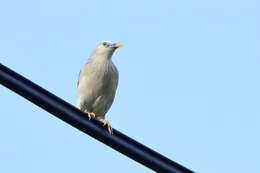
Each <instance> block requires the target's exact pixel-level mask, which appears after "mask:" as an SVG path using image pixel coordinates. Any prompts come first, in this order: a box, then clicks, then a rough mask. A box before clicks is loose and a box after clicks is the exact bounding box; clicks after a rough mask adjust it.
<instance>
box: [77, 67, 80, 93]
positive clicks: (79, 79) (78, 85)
mask: <svg viewBox="0 0 260 173" xmlns="http://www.w3.org/2000/svg"><path fill="white" fill-rule="evenodd" d="M80 76H81V69H80V71H79V77H78V82H77V88H78V87H79V81H80V78H81V77H80Z"/></svg>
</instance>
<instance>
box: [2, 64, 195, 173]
mask: <svg viewBox="0 0 260 173" xmlns="http://www.w3.org/2000/svg"><path fill="white" fill-rule="evenodd" d="M0 83H1V84H2V85H3V86H5V87H7V88H9V89H10V90H12V91H14V92H16V93H17V94H19V95H21V96H22V97H24V98H26V99H27V100H29V101H31V102H32V103H34V104H36V105H38V106H39V107H41V108H42V109H44V110H46V111H48V112H49V113H51V114H53V115H55V116H56V117H58V118H60V119H61V120H63V121H65V122H67V123H68V124H70V125H72V126H73V127H75V128H77V129H79V130H81V131H82V132H84V133H86V134H88V135H90V136H92V137H93V138H95V139H97V140H99V141H101V142H103V143H104V144H106V145H108V146H110V147H112V148H113V149H115V150H117V151H119V152H120V153H122V154H124V155H126V156H128V157H130V158H131V159H133V160H135V161H137V162H139V163H141V164H143V165H145V166H147V167H148V168H150V169H153V170H154V171H157V172H160V173H192V172H193V171H191V170H189V169H187V168H185V167H183V166H181V165H180V164H178V163H176V162H174V161H172V160H170V159H168V158H166V157H165V156H163V155H161V154H159V153H157V152H155V151H153V150H152V149H150V148H148V147H146V146H144V145H143V144H141V143H139V142H137V141H135V140H133V139H131V138H129V137H128V136H126V135H124V134H122V133H121V132H119V131H117V130H115V129H114V135H112V136H111V135H110V134H109V133H108V132H107V131H106V130H104V128H103V127H102V123H100V122H99V121H98V120H95V119H92V120H91V121H89V120H88V116H86V114H85V113H83V112H82V111H80V110H79V109H77V108H76V107H75V106H73V105H71V104H69V103H67V102H65V101H64V100H62V99H61V98H59V97H57V96H55V95H54V94H52V93H50V92H49V91H47V90H45V89H43V88H42V87H40V86H38V85H36V84H35V83H33V82H31V81H30V80H28V79H26V78H25V77H23V76H21V75H20V74H18V73H16V72H14V71H12V70H11V69H9V68H7V67H6V66H4V65H2V64H1V63H0Z"/></svg>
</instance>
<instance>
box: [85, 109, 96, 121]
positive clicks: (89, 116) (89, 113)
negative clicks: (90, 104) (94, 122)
mask: <svg viewBox="0 0 260 173" xmlns="http://www.w3.org/2000/svg"><path fill="white" fill-rule="evenodd" d="M85 112H86V113H87V114H88V119H89V120H91V118H95V117H96V114H95V113H94V112H88V111H85Z"/></svg>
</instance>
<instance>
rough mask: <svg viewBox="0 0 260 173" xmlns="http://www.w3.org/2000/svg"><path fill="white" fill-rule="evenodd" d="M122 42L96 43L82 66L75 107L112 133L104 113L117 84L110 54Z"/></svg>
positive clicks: (109, 104) (115, 71) (116, 73)
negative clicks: (98, 121) (99, 122)
mask: <svg viewBox="0 0 260 173" xmlns="http://www.w3.org/2000/svg"><path fill="white" fill-rule="evenodd" d="M121 46H122V44H117V43H113V42H111V41H101V42H100V43H98V44H97V45H96V47H95V48H94V50H93V52H92V53H91V55H90V57H89V59H88V61H87V62H86V63H85V64H84V65H83V66H82V68H81V70H80V73H79V79H78V90H77V107H78V108H79V109H80V110H82V111H84V112H86V113H87V115H88V117H89V120H90V119H91V118H92V117H93V118H95V117H96V118H97V119H98V120H100V121H101V122H102V123H103V124H104V126H106V125H107V127H108V132H109V133H110V134H111V135H112V134H113V130H112V128H111V125H110V124H109V122H108V121H107V120H105V119H104V118H105V114H106V113H107V111H108V110H109V108H110V106H111V105H112V103H113V101H114V98H115V93H116V89H117V85H118V71H117V68H116V66H115V65H114V64H113V62H112V54H113V53H114V51H115V50H116V49H117V48H119V47H121Z"/></svg>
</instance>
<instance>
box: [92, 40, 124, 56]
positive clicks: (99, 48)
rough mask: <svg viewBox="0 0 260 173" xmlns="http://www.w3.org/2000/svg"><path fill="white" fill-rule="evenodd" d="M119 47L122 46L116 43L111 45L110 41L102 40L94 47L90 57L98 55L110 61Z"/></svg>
mask: <svg viewBox="0 0 260 173" xmlns="http://www.w3.org/2000/svg"><path fill="white" fill-rule="evenodd" d="M121 46H123V45H122V44H118V43H113V42H111V41H107V40H103V41H101V42H99V43H98V44H97V45H96V47H95V48H94V50H93V53H92V55H93V56H95V55H98V56H102V57H107V58H109V59H110V58H111V56H112V54H113V52H114V51H115V50H116V49H117V48H119V47H121Z"/></svg>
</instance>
